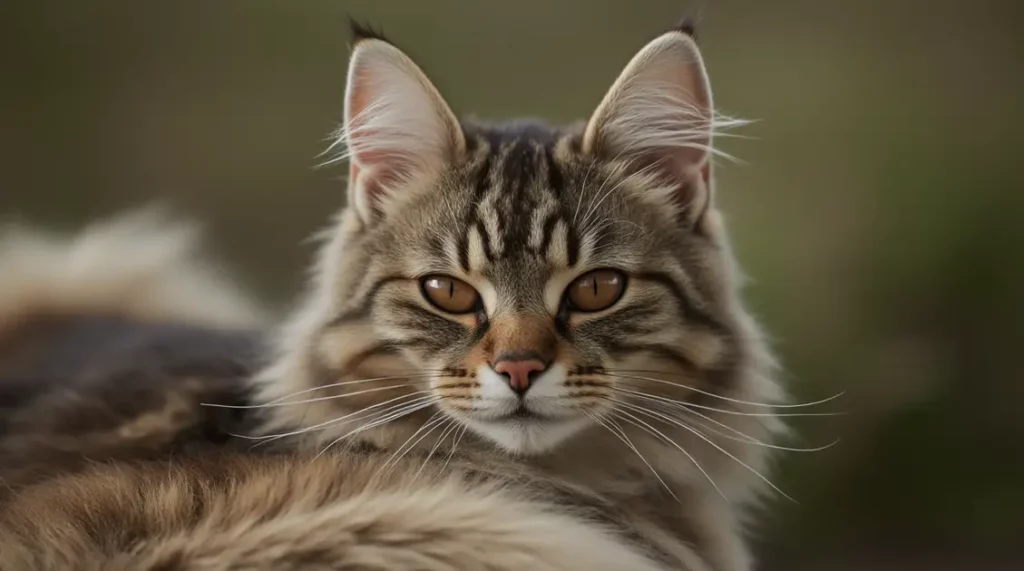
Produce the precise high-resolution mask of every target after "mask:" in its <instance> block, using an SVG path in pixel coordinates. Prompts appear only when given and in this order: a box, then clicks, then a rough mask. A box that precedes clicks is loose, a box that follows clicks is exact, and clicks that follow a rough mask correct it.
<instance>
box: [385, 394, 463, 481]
mask: <svg viewBox="0 0 1024 571" xmlns="http://www.w3.org/2000/svg"><path fill="white" fill-rule="evenodd" d="M443 414H444V412H443V411H440V410H439V411H436V412H435V413H434V414H432V415H431V416H430V418H428V419H427V420H426V422H424V423H423V426H421V427H420V428H419V430H417V431H416V432H413V433H412V436H410V437H409V438H407V439H406V440H405V442H403V443H402V445H401V446H399V447H398V449H397V450H395V453H394V454H392V455H391V457H390V458H388V460H387V461H386V462H384V464H382V465H381V467H380V468H378V469H377V473H380V472H383V471H384V469H385V468H387V467H388V466H391V465H392V464H393V463H394V464H397V463H398V462H399V461H400V460H401V459H402V458H404V457H405V455H406V454H408V453H409V452H410V451H412V449H413V448H415V447H416V445H417V444H419V443H420V442H421V441H422V440H423V439H424V438H426V437H427V436H428V435H429V434H430V433H431V432H433V431H434V429H435V428H437V427H438V426H439V425H441V424H442V423H443V422H445V420H446V418H445V417H444V416H441V415H443ZM428 427H429V430H427V431H426V432H424V433H423V436H420V437H419V439H417V440H416V441H415V442H412V444H410V442H411V441H412V439H413V438H416V435H417V434H419V433H421V432H423V431H424V430H426V429H427V428H428ZM407 447H408V448H407Z"/></svg>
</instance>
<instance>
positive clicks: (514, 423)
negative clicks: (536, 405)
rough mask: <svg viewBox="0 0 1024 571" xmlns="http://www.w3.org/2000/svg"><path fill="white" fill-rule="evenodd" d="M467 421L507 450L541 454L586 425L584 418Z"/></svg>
mask: <svg viewBox="0 0 1024 571" xmlns="http://www.w3.org/2000/svg"><path fill="white" fill-rule="evenodd" d="M467 424H468V425H469V427H470V428H471V429H473V431H474V432H476V433H477V434H479V435H481V436H483V437H485V438H487V439H489V440H491V441H493V442H494V443H496V444H497V445H498V446H501V447H502V448H504V449H505V450H507V451H509V452H512V453H516V454H543V453H544V452H549V451H551V450H553V449H554V448H555V447H556V446H558V445H559V444H561V443H562V442H564V441H566V440H567V439H568V438H569V437H570V436H572V435H573V434H576V433H577V432H579V431H580V430H582V429H583V428H584V427H585V426H586V425H587V419H585V418H575V419H565V420H536V419H523V420H519V419H508V420H495V421H480V420H470V421H469V422H467Z"/></svg>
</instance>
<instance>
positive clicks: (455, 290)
mask: <svg viewBox="0 0 1024 571" xmlns="http://www.w3.org/2000/svg"><path fill="white" fill-rule="evenodd" d="M711 109H712V108H711V97H710V90H709V88H708V83H707V78H706V76H705V74H704V68H703V65H702V63H701V61H700V56H699V53H698V51H697V48H696V46H695V44H694V43H693V41H692V39H691V38H689V37H688V36H686V35H685V34H683V33H681V32H670V33H668V34H665V35H664V36H662V37H660V38H658V39H657V40H655V41H654V42H652V43H651V44H649V45H648V46H647V47H646V48H645V49H644V50H643V51H642V52H641V53H640V54H638V55H637V57H636V58H634V60H633V61H632V62H631V63H630V65H629V66H628V67H627V68H626V70H625V71H624V72H623V74H622V76H621V77H620V78H619V80H618V81H617V82H616V84H615V85H614V86H613V87H612V89H611V91H610V92H609V93H608V95H607V96H606V98H605V100H604V102H603V103H602V104H601V105H600V107H599V108H598V110H597V111H596V112H595V113H594V114H593V116H592V117H591V119H590V121H589V122H588V123H587V125H586V126H585V128H579V129H555V128H551V127H548V126H546V125H543V124H539V123H532V122H520V123H514V124H505V125H495V126H477V125H469V124H463V123H460V122H459V121H457V120H456V119H455V117H454V115H453V114H452V113H451V111H450V110H449V109H448V108H447V106H446V105H445V104H444V102H443V100H442V99H441V97H440V95H439V94H438V92H437V91H436V90H435V89H434V88H433V87H432V86H431V84H430V83H429V81H428V80H427V79H426V77H425V76H424V75H423V74H422V72H421V71H420V70H419V69H418V68H417V67H416V66H415V65H414V64H413V63H412V62H411V60H409V59H408V58H407V57H406V56H405V55H404V54H402V53H401V52H400V51H398V50H397V49H396V48H394V47H393V46H391V45H390V44H387V43H385V42H383V41H382V40H379V39H363V40H361V41H360V42H359V43H357V45H356V48H355V53H354V55H353V60H352V63H351V67H350V72H349V85H348V104H347V107H346V128H345V137H346V143H347V145H348V149H349V152H348V154H349V158H350V160H351V165H352V166H351V180H350V185H351V191H350V208H349V209H348V211H347V212H346V215H345V216H346V220H345V223H344V224H343V231H344V232H345V238H344V240H343V241H341V243H342V244H343V246H342V247H341V251H338V252H335V253H333V254H332V255H334V256H336V257H337V259H336V260H335V261H334V262H333V263H337V264H338V267H339V268H341V270H340V271H339V273H338V275H337V276H336V279H337V283H335V284H332V286H331V289H333V291H334V294H335V295H338V296H339V301H338V306H339V307H341V308H342V309H341V310H340V311H339V316H338V317H337V318H336V319H335V320H334V321H332V326H335V327H345V326H346V325H348V324H353V325H354V326H356V327H357V328H359V331H362V332H363V333H362V334H363V335H365V336H367V337H372V338H373V343H368V344H367V346H368V347H370V348H369V349H366V350H364V351H361V352H359V356H358V359H360V360H363V359H366V358H368V357H373V356H375V355H385V354H386V355H390V356H398V357H400V358H401V359H402V360H404V361H405V362H407V363H409V364H410V366H412V367H413V368H414V370H416V371H420V372H422V373H424V376H423V377H421V378H419V380H418V381H417V386H418V389H419V390H421V391H423V393H417V394H421V395H425V396H421V397H419V398H421V399H424V402H430V403H432V404H433V405H435V406H436V407H437V408H438V409H439V410H440V411H442V414H444V415H447V416H448V417H449V418H452V419H457V420H458V421H459V422H460V423H463V424H465V425H466V426H468V427H469V428H471V429H473V430H474V431H475V432H477V433H478V434H480V435H482V436H484V437H486V438H489V439H491V440H492V441H494V442H496V443H498V444H500V445H501V446H503V447H505V448H506V449H509V450H512V451H516V452H523V453H536V452H542V451H545V450H549V449H551V448H552V447H554V446H556V445H557V444H559V443H561V442H563V441H564V440H566V439H567V438H568V437H570V436H571V435H573V434H576V433H577V432H579V431H580V430H581V429H583V428H585V427H587V426H591V425H595V423H597V424H600V423H601V419H602V418H605V417H607V416H608V415H609V414H613V411H617V413H616V414H618V415H619V416H620V417H621V418H622V419H628V418H630V417H633V418H634V419H635V420H636V421H638V422H643V420H642V419H640V418H636V417H635V416H634V415H633V414H632V413H631V412H630V410H629V409H628V408H623V407H624V406H625V405H624V404H623V403H626V402H628V401H629V400H630V399H631V398H638V397H637V395H646V396H645V397H644V398H658V397H664V398H672V399H678V398H691V397H692V396H694V394H697V393H693V392H687V390H686V387H695V388H697V389H698V391H718V390H722V389H723V387H715V386H713V384H714V382H715V379H721V378H724V377H723V376H722V375H716V372H718V373H720V372H722V371H724V370H727V369H728V368H729V367H731V366H732V365H733V363H734V361H735V359H736V347H735V346H734V345H735V343H736V340H735V335H733V334H732V332H731V327H730V324H729V319H728V307H727V305H728V301H729V299H730V296H731V295H732V292H731V286H730V284H728V283H727V281H728V278H727V274H728V271H727V268H726V267H725V263H726V260H725V258H724V256H723V255H722V247H723V244H722V243H721V237H720V236H719V233H720V229H719V228H718V223H717V215H716V214H715V212H714V209H713V207H712V205H711V196H710V188H709V186H710V176H711V175H710V173H711V167H710V154H711V152H712V151H711V147H710V144H711V131H712V129H713V128H714V126H715V125H714V119H713V113H712V111H711ZM381 398H383V397H381ZM623 415H625V416H623Z"/></svg>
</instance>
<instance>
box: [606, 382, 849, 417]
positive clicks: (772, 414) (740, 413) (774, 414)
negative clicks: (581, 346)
mask: <svg viewBox="0 0 1024 571" xmlns="http://www.w3.org/2000/svg"><path fill="white" fill-rule="evenodd" d="M611 390H613V391H616V392H620V393H625V394H630V395H639V396H645V397H649V398H652V399H655V400H658V401H662V402H665V403H669V404H674V405H676V406H683V407H687V408H699V409H702V410H710V411H714V412H718V413H721V414H730V415H733V416H750V417H791V416H843V415H845V413H842V412H743V411H741V410H728V409H724V408H716V407H713V406H708V405H703V404H697V403H692V402H686V401H680V400H675V399H670V398H668V397H663V396H658V395H649V394H647V393H642V392H638V391H632V390H629V389H623V388H619V387H611Z"/></svg>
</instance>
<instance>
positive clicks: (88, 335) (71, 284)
mask: <svg viewBox="0 0 1024 571" xmlns="http://www.w3.org/2000/svg"><path fill="white" fill-rule="evenodd" d="M197 238H198V233H197V228H196V227H195V226H194V225H192V224H188V223H182V222H171V221H169V220H168V219H166V218H165V217H163V216H161V215H160V213H159V212H157V211H155V210H152V209H150V210H140V211H136V212H131V213H128V214H125V215H122V216H118V217H116V218H113V219H111V220H104V221H98V222H96V223H94V224H92V225H90V226H89V227H87V228H85V229H84V230H82V231H80V232H78V233H76V234H74V235H71V236H58V235H56V234H51V233H44V232H41V231H38V230H34V229H30V228H24V227H14V226H9V227H7V228H5V229H4V230H3V231H2V232H0V397H2V398H0V415H2V418H0V496H3V495H4V494H5V493H6V492H8V491H11V490H18V489H20V488H21V487H23V486H26V485H30V484H32V483H35V482H38V481H40V480H42V479H43V478H46V477H49V476H51V475H54V474H59V473H63V472H68V471H73V470H77V469H80V468H82V467H83V466H86V465H88V464H89V463H90V462H96V461H103V460H110V459H115V458H122V459H123V458H133V457H135V458H138V457H147V456H153V455H160V454H167V453H168V452H170V451H172V450H175V449H177V448H178V447H180V445H182V444H183V443H182V438H181V435H182V433H184V432H185V431H187V430H197V429H199V428H200V426H201V425H202V424H204V423H205V422H207V419H206V418H205V417H206V416H208V415H209V414H210V411H208V410H204V409H203V408H202V407H201V406H200V405H201V403H203V402H207V401H211V400H217V399H221V398H224V395H225V394H228V393H231V392H232V391H236V390H238V388H239V386H240V383H241V381H242V377H244V376H246V375H247V374H248V370H250V369H251V368H252V366H250V365H247V364H246V363H245V362H244V360H245V359H248V358H249V357H248V356H246V355H238V354H234V353H233V351H235V350H236V348H235V345H232V346H231V347H225V348H223V350H222V349H221V348H219V347H217V346H215V345H216V344H217V343H223V341H222V339H224V338H230V337H231V336H233V335H248V334H249V331H250V330H253V329H254V328H256V326H258V325H260V324H262V323H263V322H265V320H266V317H265V315H264V312H263V311H262V310H261V309H260V308H259V306H258V304H257V303H256V302H254V301H252V300H250V298H249V297H248V296H246V295H245V294H244V293H243V291H242V290H241V289H240V288H239V287H238V286H236V285H235V284H233V283H232V282H231V281H229V280H228V279H227V278H226V277H225V276H223V275H220V274H219V272H217V271H216V270H215V269H214V267H213V266H212V265H211V264H209V263H208V262H206V261H205V260H203V259H201V257H200V256H199V255H198V252H197V251H196V250H197V246H198V243H197ZM90 319H92V320H97V319H98V320H106V322H107V323H111V322H112V323H114V324H115V325H114V328H115V329H116V328H121V329H123V330H124V331H127V333H124V332H121V333H118V332H114V333H111V331H110V327H109V326H103V325H102V324H101V326H100V327H99V328H94V329H84V330H77V332H76V329H75V328H76V327H80V326H81V325H82V324H83V323H85V322H87V321H89V320H90ZM167 324H175V325H179V324H180V325H183V326H188V327H193V328H194V329H195V330H196V331H200V332H208V333H209V339H207V340H200V341H197V342H195V345H196V349H195V350H193V351H191V353H187V354H186V353H183V352H182V351H181V350H180V349H181V347H178V348H170V349H175V350H174V351H171V352H168V351H167V350H166V349H164V348H163V346H162V345H161V344H165V343H167V342H168V341H166V338H159V337H156V338H155V341H154V342H153V343H151V344H150V345H146V343H147V341H146V340H144V339H140V338H138V337H137V336H136V333H138V332H145V331H146V330H147V328H152V327H157V328H159V327H163V326H166V325H167ZM236 332H237V333H236ZM118 335H120V337H118ZM69 338H70V339H69ZM62 339H63V340H64V341H63V342H64V343H65V344H66V345H67V344H71V345H74V346H72V347H69V348H67V349H65V351H67V350H70V352H72V353H77V354H81V355H80V356H79V357H76V359H79V361H78V362H79V364H78V365H77V366H73V365H71V364H65V363H64V360H65V358H66V357H65V356H64V355H63V354H60V353H57V348H56V344H57V343H60V342H62V341H61V340H62ZM207 341H209V342H212V345H211V344H210V343H207ZM204 343H205V344H204ZM75 347H78V348H77V349H76V348H75ZM85 347H89V348H90V349H89V350H85V351H83V348H85ZM89 351H91V352H89ZM229 353H230V354H229ZM173 359H178V361H176V362H172V360H173ZM197 360H198V361H201V362H203V363H205V365H204V366H205V367H206V368H207V369H209V370H207V371H203V370H202V369H201V368H200V369H195V367H194V363H196V362H197ZM236 363H237V365H236ZM76 367H77V368H76ZM4 399H8V402H5V401H4ZM12 402H14V403H19V404H17V405H15V404H12Z"/></svg>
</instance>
